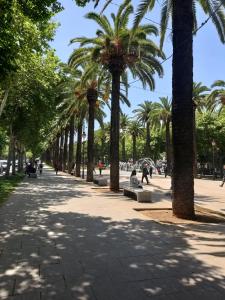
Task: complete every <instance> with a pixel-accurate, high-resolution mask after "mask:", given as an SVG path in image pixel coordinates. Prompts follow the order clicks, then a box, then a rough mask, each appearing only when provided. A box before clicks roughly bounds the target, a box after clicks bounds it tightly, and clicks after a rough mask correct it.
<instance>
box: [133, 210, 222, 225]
mask: <svg viewBox="0 0 225 300" xmlns="http://www.w3.org/2000/svg"><path fill="white" fill-rule="evenodd" d="M135 210H136V211H139V212H140V213H142V214H143V215H145V216H147V217H149V218H150V219H152V220H154V221H157V222H160V223H168V224H195V223H225V214H222V213H219V212H216V211H213V210H209V209H206V208H203V207H201V206H198V205H195V219H194V220H186V219H180V218H177V217H176V216H174V215H173V211H172V208H151V209H144V208H143V209H135Z"/></svg>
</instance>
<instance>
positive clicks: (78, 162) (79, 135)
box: [75, 120, 83, 177]
mask: <svg viewBox="0 0 225 300" xmlns="http://www.w3.org/2000/svg"><path fill="white" fill-rule="evenodd" d="M82 129H83V120H81V121H80V122H79V124H78V129H77V151H76V172H75V174H76V176H77V177H80V167H81V147H82Z"/></svg>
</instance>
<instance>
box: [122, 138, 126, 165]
mask: <svg viewBox="0 0 225 300" xmlns="http://www.w3.org/2000/svg"><path fill="white" fill-rule="evenodd" d="M122 161H126V138H125V136H123V137H122Z"/></svg>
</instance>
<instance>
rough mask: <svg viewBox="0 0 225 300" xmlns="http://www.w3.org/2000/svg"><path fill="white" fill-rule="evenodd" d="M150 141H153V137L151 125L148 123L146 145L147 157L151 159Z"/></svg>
mask: <svg viewBox="0 0 225 300" xmlns="http://www.w3.org/2000/svg"><path fill="white" fill-rule="evenodd" d="M150 141H151V137H150V123H149V122H147V124H146V145H145V155H146V157H150V156H151V146H150Z"/></svg>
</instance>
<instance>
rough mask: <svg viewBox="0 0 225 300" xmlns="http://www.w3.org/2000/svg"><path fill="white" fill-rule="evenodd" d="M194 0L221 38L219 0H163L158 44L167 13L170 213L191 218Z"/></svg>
mask: <svg viewBox="0 0 225 300" xmlns="http://www.w3.org/2000/svg"><path fill="white" fill-rule="evenodd" d="M196 2H198V3H199V4H200V5H201V6H202V8H203V10H204V12H205V13H206V14H208V15H210V18H212V20H213V22H214V24H215V25H216V28H217V31H218V33H219V36H220V39H221V41H222V42H223V43H224V42H225V30H224V28H225V18H224V10H223V9H222V6H223V7H224V6H225V3H224V1H223V0H218V1H214V0H201V1H200V0H199V1H197V0H196V1H194V0H192V1H191V0H190V1H180V0H173V1H171V0H164V2H163V4H162V14H161V46H162V45H163V40H164V37H165V32H166V28H167V24H168V21H169V17H170V16H171V15H172V26H173V35H172V41H173V78H172V90H173V92H172V93H173V95H172V99H173V101H172V136H173V153H174V164H173V205H172V206H173V213H174V214H175V215H176V216H177V217H181V218H188V219H189V218H194V216H195V213H194V177H193V162H194V155H193V126H194V125H193V100H192V90H193V33H196V32H197V21H196ZM154 4H155V0H143V1H142V2H141V3H140V5H139V7H138V11H137V15H136V18H135V26H138V24H139V22H140V20H141V19H142V17H143V16H144V14H145V13H146V12H147V11H148V10H151V9H152V8H153V7H154Z"/></svg>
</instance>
